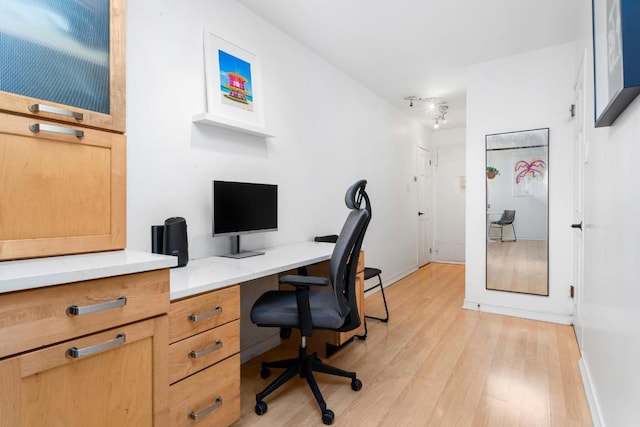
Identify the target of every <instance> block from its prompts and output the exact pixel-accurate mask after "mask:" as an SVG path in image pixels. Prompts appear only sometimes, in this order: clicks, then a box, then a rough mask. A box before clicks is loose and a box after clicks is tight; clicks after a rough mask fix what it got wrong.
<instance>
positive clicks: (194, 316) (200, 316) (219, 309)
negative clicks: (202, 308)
mask: <svg viewBox="0 0 640 427" xmlns="http://www.w3.org/2000/svg"><path fill="white" fill-rule="evenodd" d="M220 313H222V307H220V306H219V305H217V306H216V308H214V309H213V311H210V312H208V313H202V314H193V313H192V314H190V315H189V316H187V319H189V321H190V322H197V321H198V320H202V319H206V318H208V317H212V316H216V315H218V314H220Z"/></svg>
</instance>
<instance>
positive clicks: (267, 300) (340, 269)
mask: <svg viewBox="0 0 640 427" xmlns="http://www.w3.org/2000/svg"><path fill="white" fill-rule="evenodd" d="M366 185H367V181H365V180H360V181H358V182H356V183H355V184H353V185H352V186H351V187H349V189H348V190H347V193H346V195H345V204H346V205H347V207H348V208H349V209H351V212H350V213H349V215H348V216H347V220H346V222H345V224H344V226H343V227H342V231H341V232H340V236H339V237H338V240H337V242H336V246H335V248H334V250H333V253H332V255H331V260H330V261H329V275H330V277H329V278H328V279H327V278H324V277H310V276H292V275H289V276H284V277H282V278H281V279H280V283H286V284H289V285H293V286H294V287H295V288H296V289H295V291H285V290H278V291H268V292H265V293H264V294H263V295H262V296H260V298H258V300H257V301H256V302H255V304H254V305H253V308H252V309H251V321H252V322H253V323H255V324H256V325H258V326H266V327H279V328H284V329H285V330H286V329H288V328H289V329H290V328H296V329H300V335H301V343H300V348H299V350H298V357H296V358H293V359H287V360H281V361H277V362H263V363H262V370H261V372H260V376H261V377H262V378H267V377H268V376H269V375H270V374H271V371H270V368H284V369H286V370H285V371H284V372H283V373H281V374H280V376H279V377H277V378H276V379H275V380H274V381H273V382H271V384H269V385H268V386H267V387H266V388H265V389H264V390H263V391H262V392H260V393H258V394H256V406H255V412H256V414H258V415H263V414H264V413H265V412H267V404H266V403H265V402H264V398H265V397H267V396H268V395H269V394H271V393H272V392H273V391H275V390H277V389H278V388H279V387H280V386H282V385H283V384H285V383H286V382H287V381H289V380H290V379H291V378H293V377H294V376H295V375H300V377H301V378H304V379H306V380H307V383H308V384H309V387H310V388H311V391H312V392H313V395H314V397H315V398H316V400H317V401H318V405H320V410H321V411H322V422H323V423H324V424H331V423H333V419H334V413H333V411H331V410H330V409H327V405H326V402H325V401H324V399H323V397H322V394H321V393H320V389H319V388H318V384H317V382H316V380H315V378H314V376H313V371H316V372H321V373H325V374H331V375H338V376H341V377H345V378H351V388H352V389H353V390H354V391H358V390H360V389H361V388H362V382H361V381H360V380H359V379H357V378H356V373H355V372H347V371H344V370H342V369H338V368H334V367H332V366H329V365H325V364H324V363H322V361H321V360H320V358H318V356H317V354H316V353H313V354H311V355H309V354H307V348H306V338H307V337H310V336H311V335H312V334H313V331H314V330H315V329H328V330H333V331H338V332H345V331H351V330H353V329H355V328H357V327H359V326H360V316H359V314H358V306H357V301H356V297H357V295H356V292H355V286H356V273H357V266H358V257H359V254H360V248H361V246H362V240H363V239H364V234H365V231H366V229H367V224H368V222H369V217H370V209H371V208H370V206H369V197H368V195H367V193H366V192H365V187H366ZM363 199H364V202H365V205H366V206H362V205H363V203H362V201H363ZM329 284H331V285H332V286H333V292H327V291H323V290H311V289H310V288H311V287H312V286H328V285H329Z"/></svg>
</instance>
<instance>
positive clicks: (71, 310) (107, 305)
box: [67, 297, 127, 316]
mask: <svg viewBox="0 0 640 427" xmlns="http://www.w3.org/2000/svg"><path fill="white" fill-rule="evenodd" d="M125 305H127V297H118V298H116V299H114V300H113V301H108V302H103V303H100V304H93V305H85V306H84V307H79V306H77V305H70V306H69V307H67V314H68V315H69V316H79V315H81V314H87V313H95V312H96V311H104V310H110V309H112V308H117V307H124V306H125Z"/></svg>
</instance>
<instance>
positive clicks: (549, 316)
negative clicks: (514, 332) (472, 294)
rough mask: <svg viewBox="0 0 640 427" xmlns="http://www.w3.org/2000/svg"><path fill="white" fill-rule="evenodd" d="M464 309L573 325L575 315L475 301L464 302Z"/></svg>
mask: <svg viewBox="0 0 640 427" xmlns="http://www.w3.org/2000/svg"><path fill="white" fill-rule="evenodd" d="M462 308H463V309H465V310H474V311H483V312H487V313H494V314H502V315H504V316H512V317H520V318H523V319H531V320H541V321H543V322H551V323H559V324H561V325H572V324H573V315H572V314H564V313H548V312H542V311H532V310H523V309H519V308H513V307H504V306H500V305H492V304H484V303H479V302H475V301H468V300H464V304H462Z"/></svg>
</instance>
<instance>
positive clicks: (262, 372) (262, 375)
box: [260, 368, 271, 379]
mask: <svg viewBox="0 0 640 427" xmlns="http://www.w3.org/2000/svg"><path fill="white" fill-rule="evenodd" d="M270 375H271V369H269V368H262V369H261V370H260V378H262V379H265V378H269V376H270Z"/></svg>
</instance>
